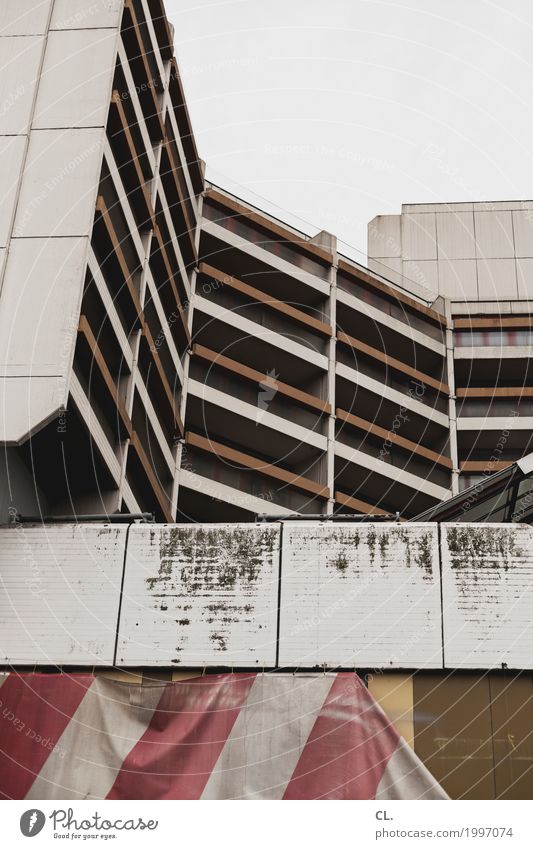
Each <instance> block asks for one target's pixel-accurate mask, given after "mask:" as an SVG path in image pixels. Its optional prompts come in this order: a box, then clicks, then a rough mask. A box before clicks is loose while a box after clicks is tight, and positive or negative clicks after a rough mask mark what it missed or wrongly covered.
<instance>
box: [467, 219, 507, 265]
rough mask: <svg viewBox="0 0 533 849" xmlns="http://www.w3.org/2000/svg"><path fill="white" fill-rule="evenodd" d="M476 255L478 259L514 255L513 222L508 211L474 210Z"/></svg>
mask: <svg viewBox="0 0 533 849" xmlns="http://www.w3.org/2000/svg"><path fill="white" fill-rule="evenodd" d="M474 224H475V228H476V244H477V256H478V257H479V258H480V259H489V258H504V257H512V256H514V239H513V223H512V217H511V213H510V212H505V211H503V210H502V211H499V212H498V211H493V212H479V211H478V210H476V211H475V212H474Z"/></svg>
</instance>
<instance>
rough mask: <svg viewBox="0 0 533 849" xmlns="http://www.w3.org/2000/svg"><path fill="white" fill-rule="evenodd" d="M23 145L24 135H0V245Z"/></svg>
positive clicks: (12, 205) (13, 199)
mask: <svg viewBox="0 0 533 849" xmlns="http://www.w3.org/2000/svg"><path fill="white" fill-rule="evenodd" d="M0 46H1V45H0ZM25 147H26V139H25V138H24V136H0V186H1V188H0V199H1V200H0V247H5V246H6V245H7V240H8V236H9V230H10V227H11V221H12V218H13V215H14V213H15V202H16V197H17V188H18V184H19V179H20V174H21V170H22V160H23V157H24V150H25ZM0 273H1V269H0Z"/></svg>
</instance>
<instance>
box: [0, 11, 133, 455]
mask: <svg viewBox="0 0 533 849" xmlns="http://www.w3.org/2000/svg"><path fill="white" fill-rule="evenodd" d="M120 16H121V4H120V3H118V2H112V3H108V2H103V0H100V2H96V3H88V2H87V0H85V2H79V0H77V2H75V3H72V2H71V3H66V2H65V0H55V2H54V0H46V1H45V2H40V3H38V4H36V3H35V2H32V0H17V2H15V0H5V2H3V3H2V8H1V10H0V41H1V44H0V49H1V50H2V56H3V60H4V61H3V72H2V79H1V80H0V181H1V185H2V190H3V198H2V204H1V212H0V405H1V411H2V412H1V413H0V440H1V441H2V442H6V443H11V444H14V443H20V442H22V441H24V439H25V438H26V437H27V435H28V434H29V433H30V432H31V431H35V430H36V429H38V428H39V427H40V426H41V425H43V424H45V423H46V422H47V421H49V420H50V419H51V418H53V416H54V415H56V414H57V412H58V411H59V410H60V408H61V406H62V405H63V404H65V402H66V398H67V393H68V379H69V372H70V367H71V363H72V357H73V351H74V343H75V340H76V331H77V325H78V318H79V310H80V303H81V296H82V291H83V283H84V279H85V266H86V256H87V248H88V241H89V237H90V234H91V229H92V222H93V217H94V204H95V199H96V191H97V186H98V179H99V174H100V167H101V160H102V150H103V141H104V130H105V124H106V121H107V111H108V104H109V100H110V95H111V83H112V76H113V70H114V65H115V55H116V49H117V37H118V27H119V23H120Z"/></svg>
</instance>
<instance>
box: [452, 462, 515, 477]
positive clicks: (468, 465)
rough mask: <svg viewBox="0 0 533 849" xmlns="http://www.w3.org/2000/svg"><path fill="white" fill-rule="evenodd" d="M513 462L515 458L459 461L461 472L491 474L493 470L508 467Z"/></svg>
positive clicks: (496, 470)
mask: <svg viewBox="0 0 533 849" xmlns="http://www.w3.org/2000/svg"><path fill="white" fill-rule="evenodd" d="M513 462H514V460H492V461H491V460H463V461H462V462H460V463H459V469H460V471H461V472H485V473H486V474H487V475H490V474H491V473H492V472H499V471H500V470H501V469H507V467H508V466H511V465H512V464H513Z"/></svg>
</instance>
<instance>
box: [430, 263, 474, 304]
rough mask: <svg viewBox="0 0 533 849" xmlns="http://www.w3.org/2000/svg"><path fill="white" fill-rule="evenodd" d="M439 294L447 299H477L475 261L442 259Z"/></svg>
mask: <svg viewBox="0 0 533 849" xmlns="http://www.w3.org/2000/svg"><path fill="white" fill-rule="evenodd" d="M439 293H440V294H441V295H443V296H444V297H447V298H461V299H462V298H477V269H476V260H475V259H452V260H446V259H440V260H439Z"/></svg>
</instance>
